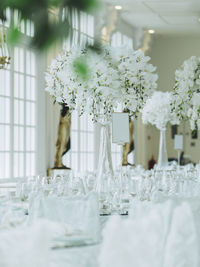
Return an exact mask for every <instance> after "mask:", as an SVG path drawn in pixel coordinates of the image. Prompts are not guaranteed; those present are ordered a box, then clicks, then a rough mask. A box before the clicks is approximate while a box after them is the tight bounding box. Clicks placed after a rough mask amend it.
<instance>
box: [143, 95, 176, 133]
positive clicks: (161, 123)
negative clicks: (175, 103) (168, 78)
mask: <svg viewBox="0 0 200 267" xmlns="http://www.w3.org/2000/svg"><path fill="white" fill-rule="evenodd" d="M170 102H171V94H170V93H169V92H159V91H157V92H154V94H153V95H152V97H150V98H149V99H147V102H146V104H145V105H144V108H143V110H142V121H143V123H144V124H148V123H150V124H152V125H155V126H156V128H158V129H159V130H163V129H165V128H166V126H167V123H168V122H170V123H171V124H176V123H177V121H176V118H175V117H174V116H173V114H172V113H171V107H170Z"/></svg>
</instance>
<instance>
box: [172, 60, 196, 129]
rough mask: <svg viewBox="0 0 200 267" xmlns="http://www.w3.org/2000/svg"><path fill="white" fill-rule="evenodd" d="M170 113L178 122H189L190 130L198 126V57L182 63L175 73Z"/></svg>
mask: <svg viewBox="0 0 200 267" xmlns="http://www.w3.org/2000/svg"><path fill="white" fill-rule="evenodd" d="M175 80H176V81H175V86H174V88H173V97H172V103H171V106H172V112H173V113H174V114H175V115H176V116H177V118H178V120H179V122H181V121H182V120H189V121H190V126H191V129H192V130H194V129H196V128H197V127H199V126H200V101H199V100H200V57H195V56H192V57H191V58H189V59H188V60H186V61H184V63H183V66H182V67H181V68H180V69H179V70H177V71H176V73H175Z"/></svg>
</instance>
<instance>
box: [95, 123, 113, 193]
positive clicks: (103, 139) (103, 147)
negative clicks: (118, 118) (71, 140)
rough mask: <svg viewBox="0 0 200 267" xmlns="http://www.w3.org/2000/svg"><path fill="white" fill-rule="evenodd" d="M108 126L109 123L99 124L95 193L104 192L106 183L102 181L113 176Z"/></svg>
mask: <svg viewBox="0 0 200 267" xmlns="http://www.w3.org/2000/svg"><path fill="white" fill-rule="evenodd" d="M110 125H111V122H110V121H107V122H101V123H100V126H101V136H100V150H99V162H98V170H97V184H96V191H97V192H101V191H106V188H105V187H106V182H105V181H104V180H108V178H110V176H112V175H113V165H112V154H111V133H110ZM106 177H107V178H106Z"/></svg>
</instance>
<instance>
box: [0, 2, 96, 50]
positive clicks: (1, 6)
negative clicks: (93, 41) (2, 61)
mask: <svg viewBox="0 0 200 267" xmlns="http://www.w3.org/2000/svg"><path fill="white" fill-rule="evenodd" d="M97 1H98V0H0V19H1V20H3V21H6V19H7V18H6V12H5V11H6V9H7V8H10V9H11V10H18V11H19V14H20V20H27V19H29V20H31V21H32V22H33V23H34V27H35V35H34V37H33V38H32V40H31V43H30V45H31V46H32V47H34V48H36V49H38V50H45V49H47V48H48V47H49V46H51V45H52V44H53V43H55V42H56V41H58V40H60V39H62V38H66V37H67V36H69V34H71V33H72V27H71V25H70V20H69V18H68V17H66V18H64V19H63V18H61V16H59V18H58V19H57V20H53V21H52V19H50V16H49V10H50V9H59V10H62V9H63V8H68V9H69V11H70V10H72V9H73V8H76V9H78V10H81V11H86V12H89V11H91V10H92V9H94V8H96V7H97ZM20 38H22V34H21V33H20V32H19V30H18V29H17V28H16V27H14V25H13V24H12V25H11V28H10V31H9V33H8V42H9V43H10V44H16V42H18V41H19V39H20Z"/></svg>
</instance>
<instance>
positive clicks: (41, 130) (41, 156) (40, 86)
mask: <svg viewBox="0 0 200 267" xmlns="http://www.w3.org/2000/svg"><path fill="white" fill-rule="evenodd" d="M7 13H8V14H9V11H8V12H7ZM14 13H15V12H14ZM15 14H17V13H15ZM9 17H10V20H11V19H13V20H14V21H17V20H16V18H17V15H15V16H14V15H13V16H12V15H11V14H10V15H9ZM9 25H10V22H7V23H5V26H6V28H9ZM18 26H19V29H20V30H21V32H22V34H24V37H25V38H24V39H23V42H21V43H19V44H18V45H17V47H19V48H21V49H23V50H24V51H26V50H27V49H28V50H29V51H30V49H29V48H27V47H28V45H27V44H28V41H29V40H30V38H31V37H32V36H33V30H34V29H33V27H32V26H31V22H30V21H27V23H24V22H22V23H21V24H20V25H18ZM26 31H27V32H28V33H29V34H27V35H26V34H25V32H26ZM14 48H15V47H13V48H10V49H9V50H10V56H11V64H10V67H9V69H10V70H9V72H10V81H9V83H10V96H9V99H10V123H9V124H8V125H9V127H10V150H9V155H10V177H9V178H0V183H2V182H16V181H17V180H18V179H19V178H20V179H24V178H26V173H25V167H24V175H23V177H13V172H14V170H13V169H14V74H15V73H16V72H15V71H14V62H13V60H14ZM32 52H33V53H34V55H35V61H36V62H35V77H36V83H35V90H36V95H35V120H36V123H35V150H34V151H35V174H38V173H45V172H46V166H45V132H46V127H45V115H46V113H45V91H44V88H45V82H44V71H45V55H44V54H43V55H41V54H39V55H38V54H37V53H36V51H32ZM24 60H25V59H24ZM0 71H1V70H0ZM22 75H23V78H24V81H25V79H26V73H25V71H24V72H23V73H22ZM24 93H26V87H25V84H24ZM23 101H24V114H25V113H26V99H25V97H24V100H23ZM2 124H3V123H2ZM22 127H23V129H24V133H25V129H26V124H25V122H24V125H23V126H22ZM24 138H25V135H24ZM24 143H25V139H24ZM1 152H2V151H1ZM26 152H27V151H25V147H24V150H23V151H22V153H24V156H25V155H26ZM24 164H25V163H24Z"/></svg>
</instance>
